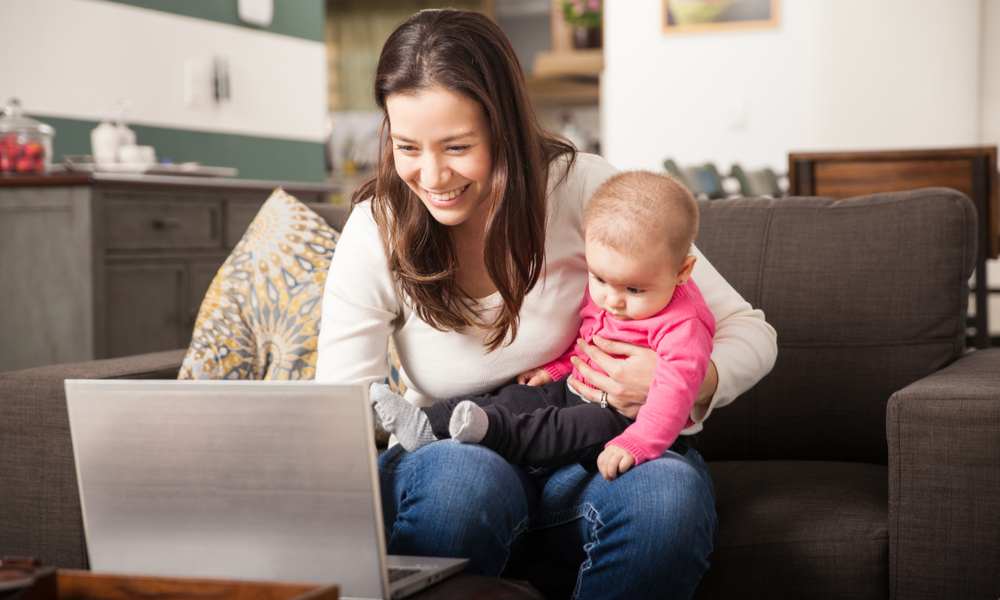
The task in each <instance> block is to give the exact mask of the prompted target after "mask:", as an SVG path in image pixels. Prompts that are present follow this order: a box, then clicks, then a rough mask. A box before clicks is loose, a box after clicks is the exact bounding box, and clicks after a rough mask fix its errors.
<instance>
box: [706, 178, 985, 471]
mask: <svg viewBox="0 0 1000 600" xmlns="http://www.w3.org/2000/svg"><path fill="white" fill-rule="evenodd" d="M699 207H700V209H701V229H700V232H699V234H698V238H697V240H696V244H697V245H698V248H699V249H700V250H701V251H702V252H703V253H704V254H705V256H706V257H707V258H708V259H709V260H710V261H711V262H712V264H713V266H715V268H716V269H718V271H719V272H720V273H721V274H722V275H723V277H725V278H726V280H727V281H729V282H730V283H731V284H732V285H733V287H735V288H736V290H737V291H739V292H740V293H741V294H742V295H743V297H744V298H746V299H747V300H748V301H749V302H750V303H751V304H752V305H753V306H754V307H757V308H760V309H762V310H763V311H764V314H765V316H766V318H767V321H768V322H769V323H770V324H771V325H773V326H774V328H775V330H776V331H777V334H778V356H777V361H776V363H775V365H774V369H773V370H772V371H771V373H770V374H769V375H768V376H766V377H765V378H764V379H763V380H762V381H761V382H760V383H758V384H757V386H755V387H754V388H753V389H752V390H750V391H749V392H747V393H746V394H744V395H743V396H742V397H741V398H738V399H737V400H736V401H735V402H734V403H733V404H732V405H730V406H727V407H725V408H724V409H721V410H717V411H714V412H713V413H712V416H711V418H710V419H709V420H708V421H707V422H706V423H705V429H704V431H703V432H702V433H701V434H699V445H698V450H699V452H701V453H702V454H703V455H704V456H705V458H706V459H708V460H736V459H749V458H763V459H814V460H848V461H860V462H871V463H878V464H886V462H887V453H886V439H885V409H886V403H887V401H888V399H889V397H890V396H891V395H892V394H893V392H895V391H896V390H899V389H901V388H903V387H905V386H907V385H909V384H910V383H912V382H914V381H916V380H918V379H921V378H923V377H925V376H927V375H929V374H930V373H932V372H934V371H936V370H938V369H940V368H941V367H943V366H945V365H947V364H949V363H950V362H952V361H954V360H955V359H956V358H958V357H959V356H960V355H961V353H962V352H963V350H964V346H965V336H966V328H965V318H966V312H967V305H968V294H969V283H968V280H969V277H970V276H971V275H972V270H973V268H974V265H975V254H976V235H975V231H976V213H975V208H974V207H973V205H972V202H971V201H970V200H969V199H968V198H967V197H965V196H964V195H962V194H960V193H959V192H956V191H954V190H949V189H944V188H928V189H924V190H917V191H913V192H899V193H891V194H876V195H871V196H864V197H860V198H852V199H848V200H841V201H834V200H832V199H830V198H782V199H778V200H772V199H766V198H754V199H739V200H717V201H701V202H700V203H699Z"/></svg>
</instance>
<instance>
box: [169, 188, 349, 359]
mask: <svg viewBox="0 0 1000 600" xmlns="http://www.w3.org/2000/svg"><path fill="white" fill-rule="evenodd" d="M338 236H339V234H337V232H336V231H334V230H333V229H332V228H331V227H330V226H329V225H327V224H326V222H325V221H323V219H321V218H320V217H319V216H318V215H316V214H315V213H314V212H312V211H311V210H309V209H308V208H307V207H306V206H305V205H303V204H302V203H301V202H299V201H298V200H296V199H295V198H293V197H292V196H290V195H288V194H287V193H285V192H284V191H283V190H281V189H278V190H275V191H274V193H273V194H272V195H271V197H270V198H269V199H268V200H267V202H265V203H264V206H262V207H261V209H260V212H259V213H258V214H257V216H256V218H254V220H253V222H252V223H251V224H250V227H248V228H247V231H246V233H245V234H244V235H243V238H242V239H241V240H240V241H239V243H237V244H236V247H235V248H234V249H233V251H232V253H231V254H230V255H229V257H228V258H227V259H226V261H225V263H223V265H222V267H221V268H220V269H219V272H218V273H217V274H216V276H215V279H213V280H212V284H211V285H210V286H209V289H208V293H207V294H206V295H205V299H204V300H203V301H202V305H201V309H200V310H199V311H198V318H197V321H196V322H195V328H194V334H193V336H192V338H191V346H190V348H189V350H188V353H187V356H186V357H185V358H184V363H183V365H182V366H181V371H180V374H179V375H178V378H179V379H313V378H314V377H315V375H316V339H317V335H318V333H319V324H320V311H321V310H322V305H323V284H324V283H325V282H326V275H327V270H328V267H329V266H330V259H331V258H332V257H333V252H334V248H335V247H336V243H337V238H338Z"/></svg>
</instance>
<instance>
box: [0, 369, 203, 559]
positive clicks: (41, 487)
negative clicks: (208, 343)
mask: <svg viewBox="0 0 1000 600" xmlns="http://www.w3.org/2000/svg"><path fill="white" fill-rule="evenodd" d="M185 352H186V351H185V350H171V351H168V352H157V353H154V354H143V355H140V356H130V357H127V358H115V359H109V360H94V361H89V362H81V363H68V364H62V365H51V366H47V367H38V368H34V369H24V370H20V371H9V372H7V373H0V556H5V555H8V556H9V555H17V556H34V557H36V558H39V559H40V560H42V561H43V563H44V564H46V565H52V566H58V567H69V568H86V567H87V552H86V548H85V545H84V538H83V520H82V516H81V513H80V496H79V492H78V491H77V485H76V468H75V466H74V461H73V446H72V441H71V439H70V435H69V418H68V417H67V412H66V393H65V389H64V387H63V381H64V380H66V379H174V378H176V377H177V372H178V371H179V370H180V366H181V361H182V360H183V359H184V353H185Z"/></svg>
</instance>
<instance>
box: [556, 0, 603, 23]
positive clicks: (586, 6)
mask: <svg viewBox="0 0 1000 600" xmlns="http://www.w3.org/2000/svg"><path fill="white" fill-rule="evenodd" d="M562 10H563V16H564V17H565V19H566V23H567V24H568V25H570V26H571V27H583V28H585V29H600V27H601V0H562Z"/></svg>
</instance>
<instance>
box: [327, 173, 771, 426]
mask: <svg viewBox="0 0 1000 600" xmlns="http://www.w3.org/2000/svg"><path fill="white" fill-rule="evenodd" d="M564 169H565V160H564V159H560V160H557V161H556V162H555V163H553V166H552V171H551V175H550V177H549V180H550V184H549V189H550V192H549V197H548V226H547V239H546V245H545V270H544V272H543V277H542V278H540V280H539V282H538V284H537V285H536V286H535V288H534V289H533V290H531V292H530V293H529V294H528V295H527V296H526V297H525V300H524V305H523V307H522V309H521V319H520V326H519V329H518V334H517V339H515V340H514V342H513V343H512V344H511V345H509V346H504V347H502V348H501V349H499V350H496V351H494V352H492V353H487V352H486V351H485V348H484V346H483V339H484V336H483V334H482V332H479V331H467V332H464V333H455V332H441V331H437V330H435V329H433V328H432V327H430V326H429V325H427V324H426V323H424V322H423V321H421V320H420V319H419V318H417V316H416V315H415V314H414V313H413V312H412V311H411V310H410V309H409V307H407V306H406V303H405V302H404V299H403V298H401V297H400V296H399V294H398V293H397V291H396V289H395V286H394V285H393V282H392V276H391V275H390V273H389V269H388V266H387V261H386V256H385V252H384V250H383V248H382V242H381V240H380V238H379V233H378V228H377V227H376V225H375V221H374V219H373V218H372V215H371V209H370V204H369V203H368V202H365V203H362V204H359V205H358V206H357V207H356V208H355V210H354V211H353V213H352V214H351V217H350V218H349V219H348V221H347V224H346V225H345V227H344V231H343V234H342V235H341V237H340V240H339V241H338V243H337V249H336V252H335V253H334V256H333V261H332V262H331V264H330V271H329V276H328V278H327V281H326V290H325V293H324V297H323V318H322V327H321V330H320V334H319V348H318V351H319V358H318V360H317V365H316V380H317V381H325V382H345V383H365V384H369V383H371V382H373V381H381V380H383V379H385V377H386V376H387V375H388V374H389V363H388V361H387V359H386V351H387V348H388V343H389V336H390V335H391V336H393V339H394V341H395V344H396V350H397V352H398V353H399V360H400V363H401V364H402V366H403V369H402V373H401V376H402V379H403V381H404V383H405V384H406V386H407V388H408V390H407V393H406V397H407V399H408V400H409V401H410V402H412V403H414V404H416V405H418V406H426V405H428V404H431V403H433V402H434V401H435V400H438V399H444V398H451V397H454V396H459V395H466V394H482V393H485V392H487V391H490V390H493V389H495V388H497V387H499V386H500V385H502V384H504V383H507V382H509V381H510V380H511V379H513V378H515V377H517V375H518V374H520V373H522V372H524V371H526V370H528V369H530V368H533V367H538V366H540V365H543V364H546V363H548V362H549V361H551V360H553V359H555V358H556V357H558V356H560V355H561V354H562V353H563V352H565V351H566V348H568V347H569V344H571V343H573V341H574V340H575V339H576V338H577V330H578V328H579V326H580V316H579V314H578V313H579V307H580V300H581V298H583V292H584V289H585V287H586V285H587V265H586V261H585V260H584V252H583V226H582V217H583V209H584V206H585V205H586V202H587V201H588V200H589V199H590V196H591V194H593V192H594V190H596V189H597V187H598V186H600V185H601V183H603V182H604V180H606V179H607V178H608V177H610V176H611V175H613V174H614V173H615V172H616V169H615V168H614V167H612V166H611V165H610V164H608V162H607V161H605V160H604V159H603V158H600V157H598V156H594V155H589V154H579V155H577V159H576V162H575V163H574V165H573V167H572V168H571V169H570V171H569V173H568V174H567V176H566V177H565V179H563V180H562V181H560V175H561V174H562V172H563V170H564ZM557 183H558V185H557ZM694 254H695V255H696V256H697V258H698V261H697V263H696V264H695V267H694V273H693V275H692V277H694V279H695V280H696V281H697V282H698V287H699V288H700V289H701V291H702V294H703V296H704V297H705V301H706V302H707V304H708V306H709V308H710V309H711V310H712V314H713V316H714V317H715V320H716V334H715V338H714V344H715V347H714V350H713V352H712V361H713V362H714V363H715V366H716V369H717V370H718V372H719V387H718V389H717V391H716V393H715V396H714V397H713V399H712V402H711V405H710V406H709V407H708V408H707V409H706V408H705V407H698V406H696V407H695V409H694V412H693V413H692V415H691V417H692V420H693V421H694V422H695V425H694V426H692V427H690V428H688V429H686V430H685V431H684V433H688V434H690V433H695V432H697V431H700V430H701V421H703V420H704V419H705V418H706V417H707V416H708V414H709V413H710V412H711V410H712V409H713V408H715V407H718V406H724V405H725V404H728V403H730V402H732V401H733V399H734V398H736V396H738V395H739V394H741V393H743V392H744V391H746V390H747V389H749V388H750V387H751V386H752V385H753V384H754V383H756V382H757V381H758V380H759V379H760V378H761V377H763V376H764V375H766V374H767V373H768V371H770V370H771V367H772V366H773V364H774V359H775V356H776V354H777V346H776V342H775V339H776V336H775V332H774V329H773V328H772V327H771V326H770V325H768V324H767V323H766V322H765V321H764V315H763V313H761V312H760V311H759V310H754V309H753V308H752V307H751V306H750V305H749V304H748V303H747V302H746V301H745V300H743V298H742V297H741V296H740V295H739V294H738V293H737V292H736V290H734V289H733V288H732V287H731V286H730V285H729V284H728V283H726V281H725V280H724V279H723V278H722V276H720V275H719V274H718V272H717V271H716V270H715V269H714V268H713V267H712V265H711V264H710V263H709V262H708V260H706V259H705V257H704V256H702V255H701V253H700V252H699V251H698V250H697V249H695V250H694ZM499 303H500V297H499V294H498V293H497V294H493V295H492V296H489V297H487V298H483V299H481V300H480V305H481V307H482V308H486V309H489V308H492V307H496V306H498V305H499Z"/></svg>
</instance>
